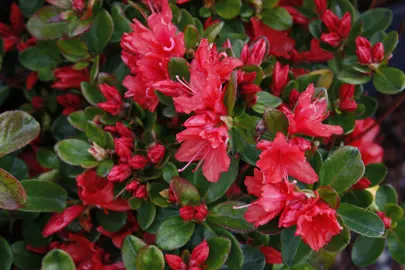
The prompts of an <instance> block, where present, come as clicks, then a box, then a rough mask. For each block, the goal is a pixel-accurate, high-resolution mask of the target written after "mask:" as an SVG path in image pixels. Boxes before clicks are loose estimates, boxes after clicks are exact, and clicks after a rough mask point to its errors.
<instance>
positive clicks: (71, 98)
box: [56, 93, 82, 108]
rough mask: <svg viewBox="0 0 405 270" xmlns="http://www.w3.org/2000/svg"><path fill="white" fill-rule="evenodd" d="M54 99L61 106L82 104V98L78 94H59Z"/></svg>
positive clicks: (77, 106) (75, 106)
mask: <svg viewBox="0 0 405 270" xmlns="http://www.w3.org/2000/svg"><path fill="white" fill-rule="evenodd" d="M56 101H57V102H58V103H59V104H60V105H62V106H63V107H74V108H80V107H81V105H82V100H81V98H80V96H78V95H75V94H72V93H67V94H63V95H59V96H57V97H56Z"/></svg>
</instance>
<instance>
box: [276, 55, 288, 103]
mask: <svg viewBox="0 0 405 270" xmlns="http://www.w3.org/2000/svg"><path fill="white" fill-rule="evenodd" d="M289 70H290V66H289V65H285V66H282V65H281V64H280V62H276V65H275V66H274V70H273V74H272V82H271V92H272V93H273V94H274V95H276V96H280V94H281V91H282V90H283V89H284V86H285V85H286V84H287V82H288V71H289Z"/></svg>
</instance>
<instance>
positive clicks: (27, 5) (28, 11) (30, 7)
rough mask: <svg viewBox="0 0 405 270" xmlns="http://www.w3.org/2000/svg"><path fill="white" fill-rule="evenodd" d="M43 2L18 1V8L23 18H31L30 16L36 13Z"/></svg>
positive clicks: (35, 0)
mask: <svg viewBox="0 0 405 270" xmlns="http://www.w3.org/2000/svg"><path fill="white" fill-rule="evenodd" d="M44 2H45V0H19V1H18V6H19V8H20V9H21V12H22V13H23V14H24V16H25V17H27V18H28V17H31V16H32V14H34V13H35V12H37V11H38V9H40V8H41V7H42V6H43V5H44Z"/></svg>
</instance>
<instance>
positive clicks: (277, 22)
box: [262, 7, 293, 31]
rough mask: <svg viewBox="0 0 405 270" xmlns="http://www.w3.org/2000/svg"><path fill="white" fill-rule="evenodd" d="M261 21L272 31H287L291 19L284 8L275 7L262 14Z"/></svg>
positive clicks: (290, 24) (291, 21)
mask: <svg viewBox="0 0 405 270" xmlns="http://www.w3.org/2000/svg"><path fill="white" fill-rule="evenodd" d="M262 21H263V22H264V24H266V25H267V26H269V27H271V28H273V29H274V30H279V31H282V30H287V29H289V28H291V26H292V24H293V19H292V17H291V15H290V14H289V13H288V11H287V10H286V9H285V8H282V7H276V8H274V9H271V10H264V11H263V12H262Z"/></svg>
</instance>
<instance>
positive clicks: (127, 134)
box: [115, 122, 135, 138]
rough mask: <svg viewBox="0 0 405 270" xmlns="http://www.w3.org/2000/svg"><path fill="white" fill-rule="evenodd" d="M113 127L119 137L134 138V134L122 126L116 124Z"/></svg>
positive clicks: (118, 123)
mask: <svg viewBox="0 0 405 270" xmlns="http://www.w3.org/2000/svg"><path fill="white" fill-rule="evenodd" d="M115 125H116V127H117V131H118V133H119V134H120V136H121V137H126V138H135V134H134V133H133V132H132V131H131V130H130V129H129V128H128V127H127V126H125V125H124V124H122V123H120V122H117V123H116V124H115Z"/></svg>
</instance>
